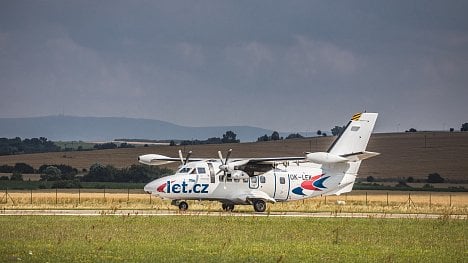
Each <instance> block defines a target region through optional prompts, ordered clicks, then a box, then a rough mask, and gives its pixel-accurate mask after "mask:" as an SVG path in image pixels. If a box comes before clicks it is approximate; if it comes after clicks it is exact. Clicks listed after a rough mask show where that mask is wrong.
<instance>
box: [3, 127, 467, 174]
mask: <svg viewBox="0 0 468 263" xmlns="http://www.w3.org/2000/svg"><path fill="white" fill-rule="evenodd" d="M259 136H260V135H259ZM334 139H335V137H317V138H307V139H297V140H283V141H274V142H256V143H238V144H221V145H194V146H185V147H184V146H164V145H159V146H150V147H137V148H130V149H113V150H99V151H82V152H79V151H73V152H56V153H43V154H24V155H10V156H0V165H3V164H8V165H14V164H15V163H18V162H24V163H27V164H30V165H32V166H34V167H35V168H36V169H37V168H39V166H41V165H42V164H66V165H71V166H73V167H75V168H78V170H80V171H81V170H82V169H89V167H90V166H91V165H92V164H94V163H101V164H105V165H106V164H110V165H113V166H115V167H118V168H122V167H128V166H130V165H132V164H137V163H138V161H137V158H138V156H139V155H142V154H148V153H159V154H163V155H167V156H173V157H175V156H177V151H178V149H182V150H183V151H189V150H191V151H193V156H194V157H210V158H217V151H218V150H221V151H223V152H225V151H226V150H228V149H230V148H232V149H233V153H232V156H233V157H265V156H301V155H303V153H304V152H314V151H326V150H327V149H328V147H329V146H330V144H331V143H332V141H333V140H334ZM368 150H369V151H375V152H379V153H381V155H380V156H377V157H375V158H372V159H369V160H366V161H365V162H363V163H362V165H361V169H360V171H359V175H360V177H361V178H366V177H367V176H373V177H374V178H376V179H379V178H394V179H396V180H397V179H399V178H407V177H409V176H411V177H413V178H414V179H426V178H427V175H428V174H430V173H434V172H437V173H439V174H440V175H441V176H442V177H443V178H446V179H448V180H449V181H457V180H461V181H467V180H468V132H452V133H449V132H417V133H389V134H373V135H372V136H371V139H370V141H369V145H368ZM177 166H178V164H177V163H176V164H172V165H170V166H169V168H171V169H175V168H176V167H177Z"/></svg>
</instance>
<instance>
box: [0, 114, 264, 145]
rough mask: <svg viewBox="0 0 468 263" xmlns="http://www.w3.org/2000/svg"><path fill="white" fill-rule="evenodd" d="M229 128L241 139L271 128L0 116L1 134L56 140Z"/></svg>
mask: <svg viewBox="0 0 468 263" xmlns="http://www.w3.org/2000/svg"><path fill="white" fill-rule="evenodd" d="M228 130H232V131H233V132H235V133H236V134H237V138H238V139H240V140H241V141H243V142H245V141H256V140H257V138H258V137H260V136H262V135H264V134H268V135H271V133H272V132H273V131H271V130H267V129H262V128H257V127H251V126H218V127H186V126H180V125H176V124H173V123H170V122H165V121H159V120H149V119H134V118H118V117H74V116H46V117H31V118H0V137H6V138H12V137H21V138H34V137H46V138H48V139H49V140H56V141H57V140H63V141H68V140H82V141H110V140H113V139H116V138H129V139H131V138H142V139H156V140H167V139H179V140H191V139H199V140H205V139H207V138H210V137H222V135H223V134H224V133H225V132H226V131H228Z"/></svg>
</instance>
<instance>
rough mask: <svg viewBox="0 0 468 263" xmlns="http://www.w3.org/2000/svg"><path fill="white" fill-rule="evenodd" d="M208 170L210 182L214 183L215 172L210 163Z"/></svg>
mask: <svg viewBox="0 0 468 263" xmlns="http://www.w3.org/2000/svg"><path fill="white" fill-rule="evenodd" d="M208 170H209V171H210V183H212V184H214V183H216V174H215V171H214V167H213V164H212V163H208Z"/></svg>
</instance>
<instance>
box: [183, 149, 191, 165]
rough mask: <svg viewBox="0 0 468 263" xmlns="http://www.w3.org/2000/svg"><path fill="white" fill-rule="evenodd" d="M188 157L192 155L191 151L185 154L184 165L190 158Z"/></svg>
mask: <svg viewBox="0 0 468 263" xmlns="http://www.w3.org/2000/svg"><path fill="white" fill-rule="evenodd" d="M190 155H192V151H189V152H188V153H187V157H186V158H185V162H184V164H187V163H188V160H189V158H190Z"/></svg>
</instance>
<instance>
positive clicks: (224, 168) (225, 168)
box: [216, 149, 249, 189]
mask: <svg viewBox="0 0 468 263" xmlns="http://www.w3.org/2000/svg"><path fill="white" fill-rule="evenodd" d="M231 153H232V149H229V150H228V152H227V154H226V159H225V160H223V155H222V154H221V151H218V156H219V160H220V161H221V165H220V166H219V171H218V172H217V173H216V174H217V175H218V174H219V173H221V172H224V175H223V182H224V189H226V179H227V173H228V172H233V171H234V170H235V169H234V167H236V166H242V165H244V164H247V163H248V162H249V160H239V161H233V162H229V157H230V156H231Z"/></svg>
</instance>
